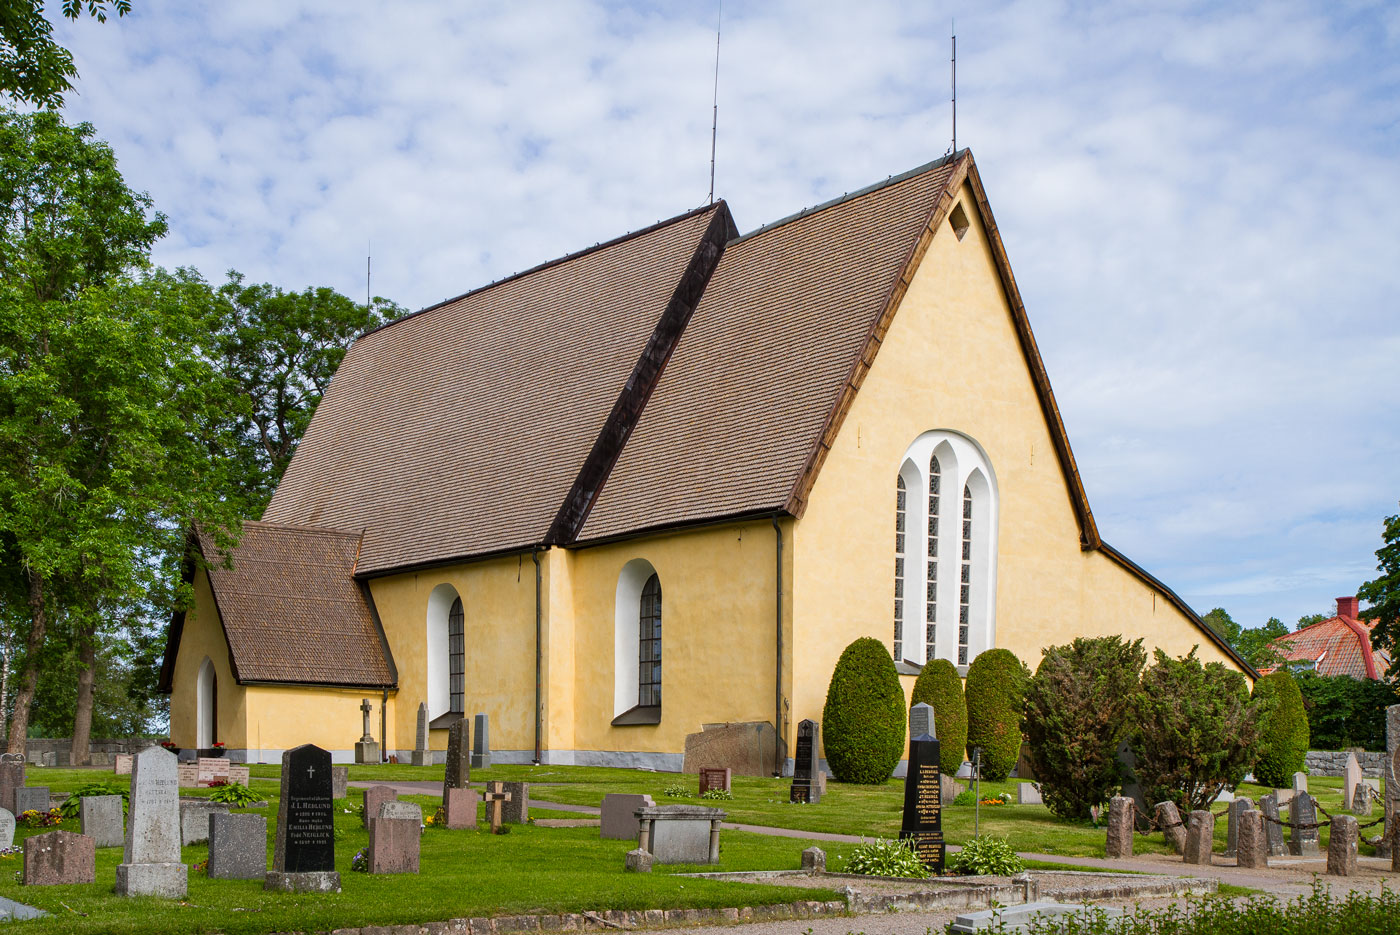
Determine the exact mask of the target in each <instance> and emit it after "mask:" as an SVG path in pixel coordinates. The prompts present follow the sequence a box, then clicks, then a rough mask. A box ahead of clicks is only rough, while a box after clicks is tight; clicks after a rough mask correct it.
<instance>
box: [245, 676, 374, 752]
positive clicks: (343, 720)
mask: <svg viewBox="0 0 1400 935" xmlns="http://www.w3.org/2000/svg"><path fill="white" fill-rule="evenodd" d="M245 693H246V697H247V724H248V741H247V744H246V746H247V748H248V750H249V755H248V758H249V760H252V761H255V762H258V761H269V762H281V759H280V756H281V752H282V751H283V750H290V749H291V748H293V747H297V746H300V745H302V744H304V743H314V744H315V745H316V746H318V747H320V748H322V749H323V750H333V751H341V752H342V753H344V752H347V751H352V750H354V749H355V742H356V741H357V740H359V739H360V735H361V733H362V731H363V729H364V713H363V712H362V711H360V701H361V700H362V699H365V698H368V699H369V702H370V704H372V705H374V712H373V715H372V716H371V720H370V730H371V732H372V733H373V735H374V737H375V739H376V740H377V739H378V738H379V705H380V693H379V692H378V691H374V690H370V689H364V688H334V687H330V686H314V687H312V686H301V685H249V686H248V687H247V688H246V689H245ZM393 711H394V701H393V695H392V694H391V695H390V696H389V714H390V720H389V724H390V726H391V728H392V725H393ZM391 736H392V735H391Z"/></svg>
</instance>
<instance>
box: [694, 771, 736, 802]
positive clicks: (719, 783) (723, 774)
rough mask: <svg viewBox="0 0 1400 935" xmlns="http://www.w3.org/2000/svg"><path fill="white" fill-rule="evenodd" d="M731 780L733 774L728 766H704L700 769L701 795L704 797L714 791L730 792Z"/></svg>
mask: <svg viewBox="0 0 1400 935" xmlns="http://www.w3.org/2000/svg"><path fill="white" fill-rule="evenodd" d="M731 780H732V774H731V773H730V771H729V767H727V766H725V767H720V766H702V767H700V794H701V795H704V794H705V793H706V792H709V791H710V790H712V789H719V790H720V791H722V792H728V791H730V788H729V785H730V782H731Z"/></svg>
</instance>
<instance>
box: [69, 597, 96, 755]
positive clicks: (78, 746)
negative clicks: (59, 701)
mask: <svg viewBox="0 0 1400 935" xmlns="http://www.w3.org/2000/svg"><path fill="white" fill-rule="evenodd" d="M96 665H97V625H96V624H95V623H91V622H89V623H84V624H83V626H82V629H81V630H79V632H78V704H77V708H76V709H75V710H74V713H73V746H72V748H71V749H70V750H69V753H68V763H69V765H71V766H89V765H91V764H92V749H91V746H92V745H91V743H90V741H91V740H92V683H93V675H94V668H95V667H96Z"/></svg>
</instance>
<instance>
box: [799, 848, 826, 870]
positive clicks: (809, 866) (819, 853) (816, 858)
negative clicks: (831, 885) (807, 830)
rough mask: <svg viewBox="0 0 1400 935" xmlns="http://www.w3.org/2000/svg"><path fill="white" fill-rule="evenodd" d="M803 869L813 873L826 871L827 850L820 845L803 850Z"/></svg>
mask: <svg viewBox="0 0 1400 935" xmlns="http://www.w3.org/2000/svg"><path fill="white" fill-rule="evenodd" d="M802 869H803V870H810V871H812V872H813V873H826V851H824V850H822V849H821V848H820V847H809V848H807V849H806V850H805V851H803V852H802Z"/></svg>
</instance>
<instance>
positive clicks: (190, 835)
mask: <svg viewBox="0 0 1400 935" xmlns="http://www.w3.org/2000/svg"><path fill="white" fill-rule="evenodd" d="M232 807H233V806H232V805H230V804H229V803H227V802H213V801H210V800H209V799H195V798H190V799H181V800H180V843H181V844H182V845H183V846H185V847H189V846H190V845H192V844H208V843H209V816H210V815H211V814H212V813H214V812H226V811H228V810H229V809H231V808H232Z"/></svg>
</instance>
